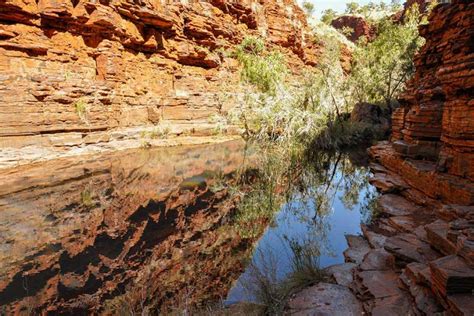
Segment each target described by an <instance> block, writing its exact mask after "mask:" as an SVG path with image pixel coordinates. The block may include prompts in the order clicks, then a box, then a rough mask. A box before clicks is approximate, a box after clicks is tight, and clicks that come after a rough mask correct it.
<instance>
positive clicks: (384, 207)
mask: <svg viewBox="0 0 474 316" xmlns="http://www.w3.org/2000/svg"><path fill="white" fill-rule="evenodd" d="M377 205H378V207H379V208H380V209H379V211H380V212H381V213H383V214H387V215H389V216H406V215H410V214H413V213H416V212H417V211H418V210H419V207H418V206H416V205H415V204H413V203H411V202H410V201H408V200H407V199H405V198H404V197H402V196H400V195H396V194H384V195H382V196H381V197H380V198H379V199H378V200H377Z"/></svg>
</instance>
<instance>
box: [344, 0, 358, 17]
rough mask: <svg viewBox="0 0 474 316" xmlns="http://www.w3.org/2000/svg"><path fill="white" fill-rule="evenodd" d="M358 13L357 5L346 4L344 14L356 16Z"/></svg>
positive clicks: (355, 3) (352, 3)
mask: <svg viewBox="0 0 474 316" xmlns="http://www.w3.org/2000/svg"><path fill="white" fill-rule="evenodd" d="M358 11H359V4H358V3H357V2H348V3H346V12H345V13H346V14H356V13H358Z"/></svg>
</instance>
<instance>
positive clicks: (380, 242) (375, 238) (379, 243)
mask: <svg viewBox="0 0 474 316" xmlns="http://www.w3.org/2000/svg"><path fill="white" fill-rule="evenodd" d="M361 227H362V232H363V234H364V237H365V238H366V239H367V241H368V242H369V244H370V246H371V247H372V248H383V246H384V245H385V241H386V239H387V236H384V235H382V234H377V233H376V232H373V231H371V230H370V228H368V227H367V226H365V225H361Z"/></svg>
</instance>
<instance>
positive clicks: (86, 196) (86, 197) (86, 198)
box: [81, 188, 94, 208]
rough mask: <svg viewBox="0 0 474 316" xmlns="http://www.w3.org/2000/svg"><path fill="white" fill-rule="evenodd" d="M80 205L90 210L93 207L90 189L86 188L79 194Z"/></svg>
mask: <svg viewBox="0 0 474 316" xmlns="http://www.w3.org/2000/svg"><path fill="white" fill-rule="evenodd" d="M81 203H82V205H83V206H84V207H86V208H91V207H92V206H94V198H93V193H92V190H91V189H90V188H86V189H84V191H82V192H81Z"/></svg>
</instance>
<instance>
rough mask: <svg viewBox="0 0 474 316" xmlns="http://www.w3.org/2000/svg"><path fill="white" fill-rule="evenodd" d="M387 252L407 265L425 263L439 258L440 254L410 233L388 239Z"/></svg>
mask: <svg viewBox="0 0 474 316" xmlns="http://www.w3.org/2000/svg"><path fill="white" fill-rule="evenodd" d="M385 250H387V251H388V252H390V253H392V254H393V255H394V256H395V257H396V258H397V259H400V260H401V261H402V262H405V263H410V262H420V263H425V262H428V261H431V260H435V259H437V258H439V254H438V253H437V252H435V251H434V250H432V249H431V248H430V245H429V244H427V243H425V242H424V241H422V240H420V239H419V238H418V236H416V235H414V234H408V233H405V234H399V235H396V236H393V237H389V238H387V241H386V243H385Z"/></svg>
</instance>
